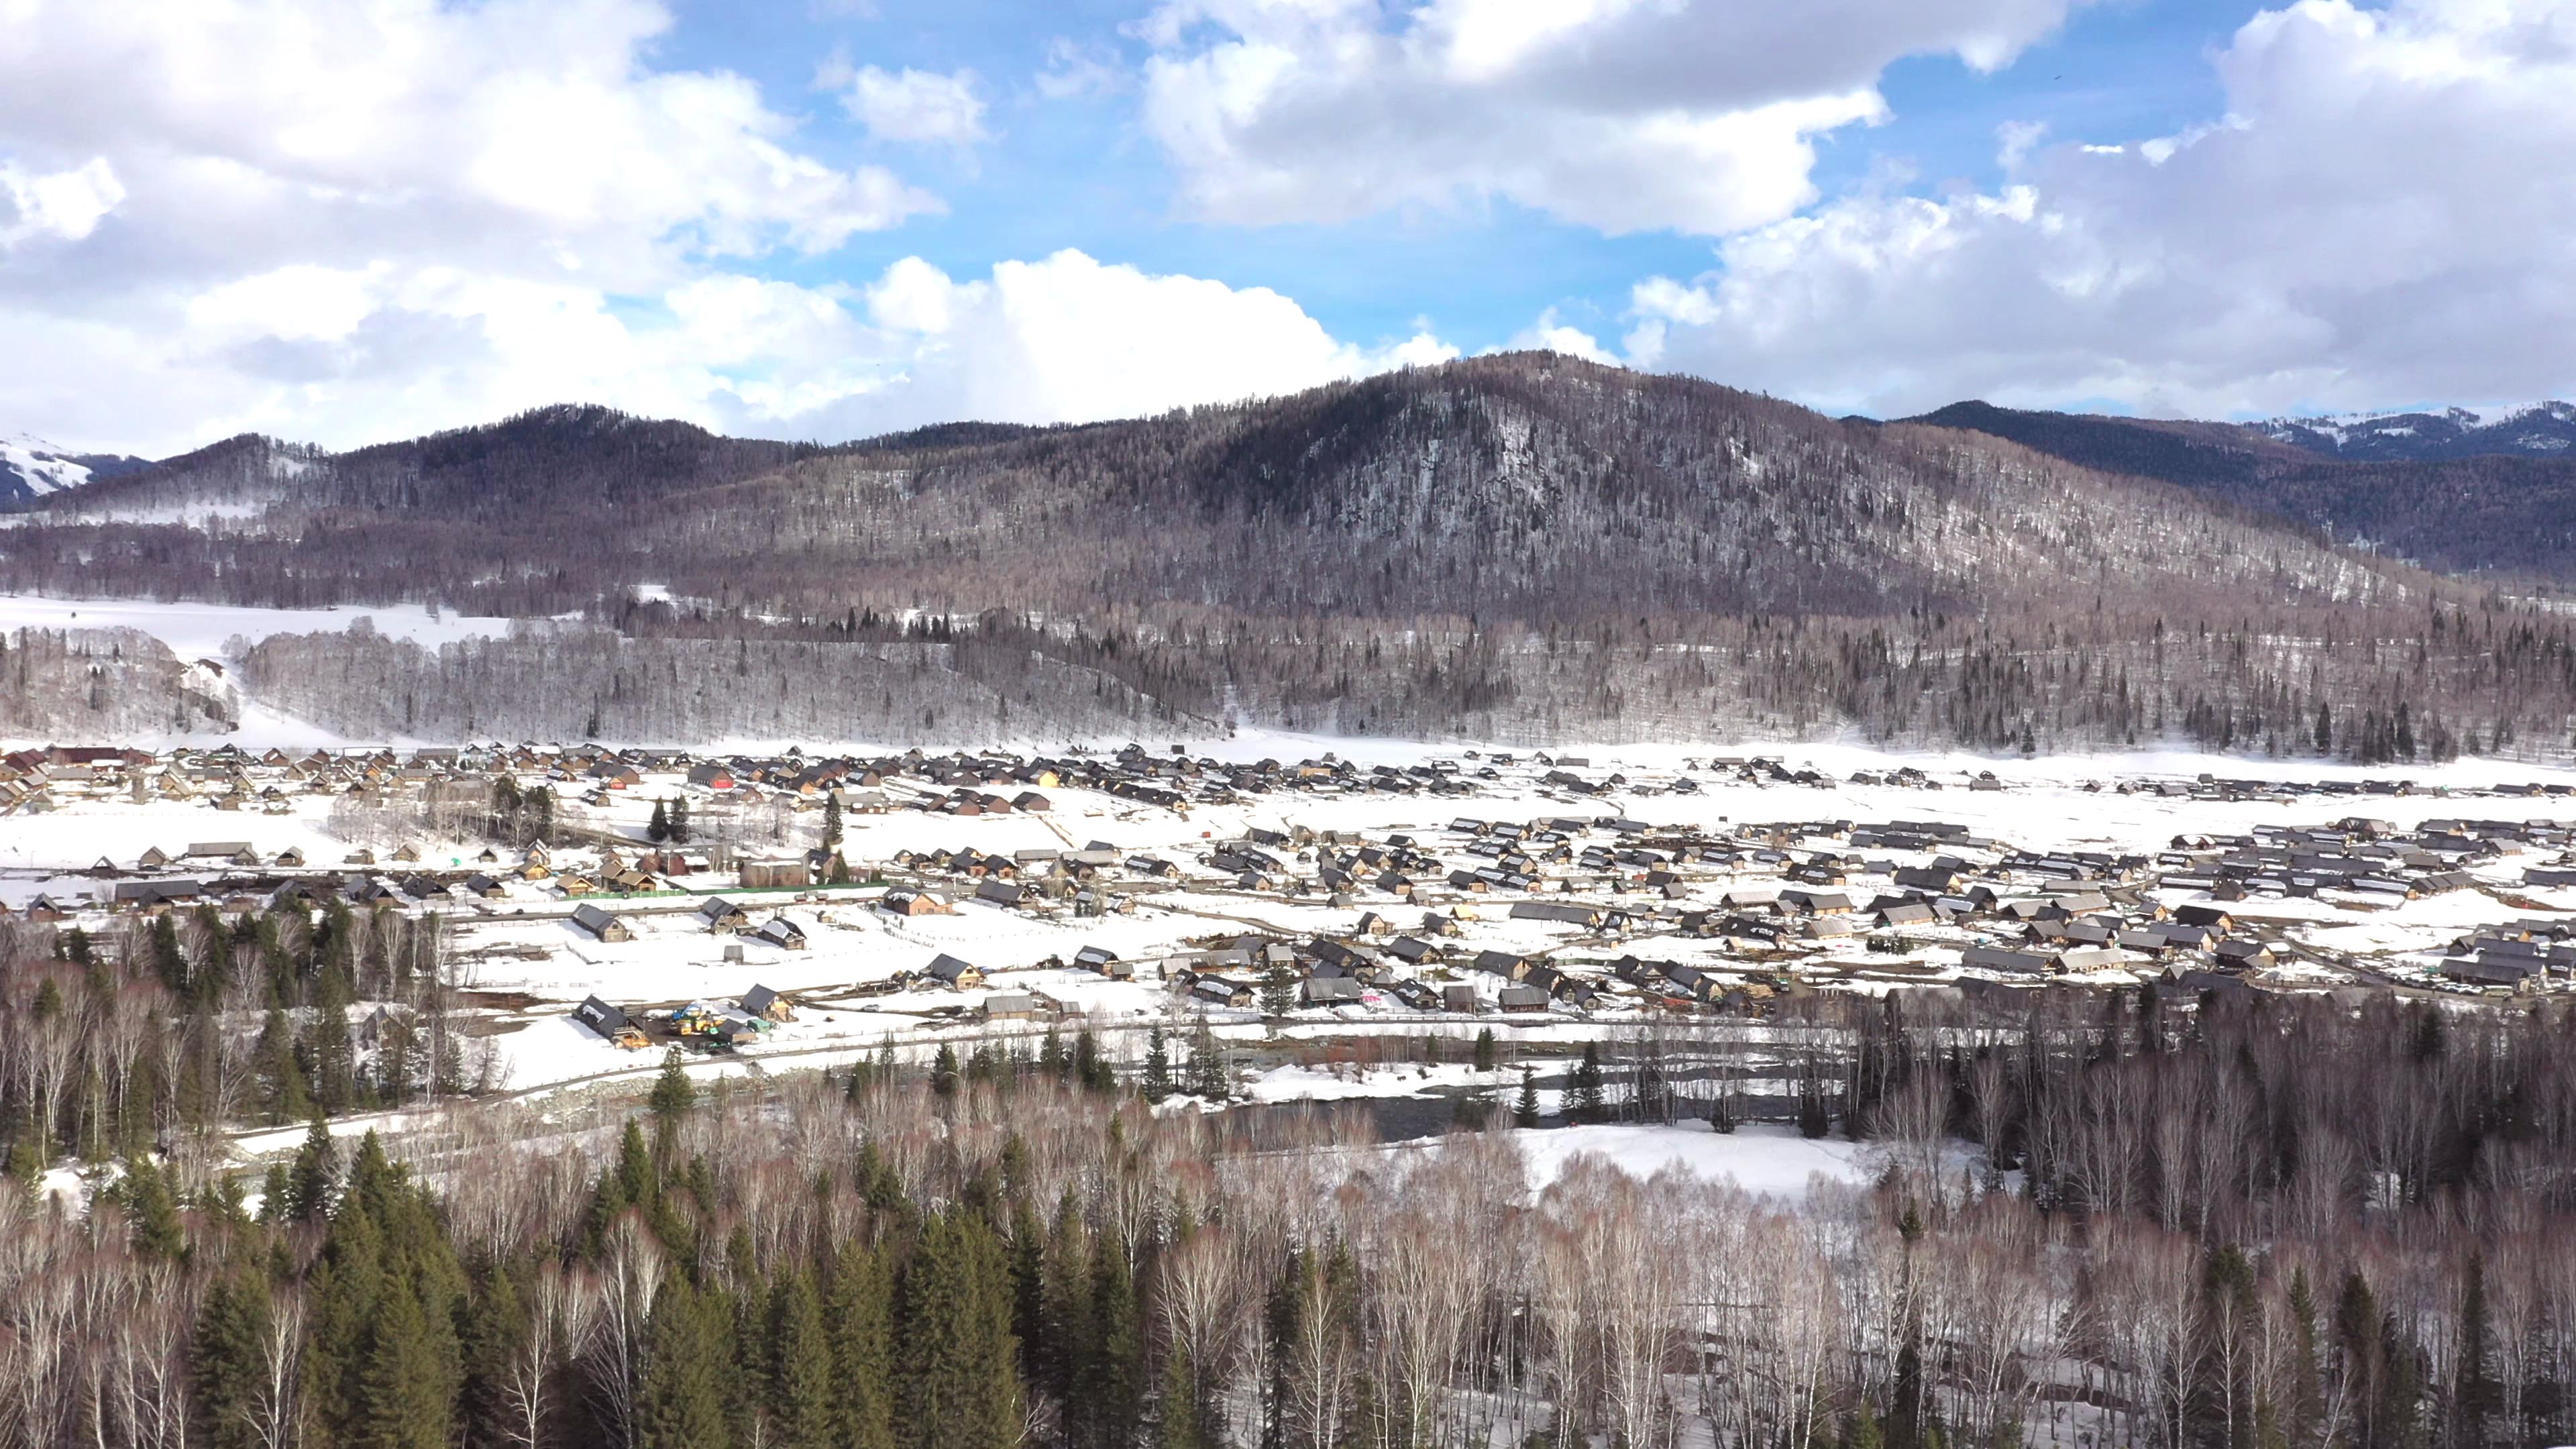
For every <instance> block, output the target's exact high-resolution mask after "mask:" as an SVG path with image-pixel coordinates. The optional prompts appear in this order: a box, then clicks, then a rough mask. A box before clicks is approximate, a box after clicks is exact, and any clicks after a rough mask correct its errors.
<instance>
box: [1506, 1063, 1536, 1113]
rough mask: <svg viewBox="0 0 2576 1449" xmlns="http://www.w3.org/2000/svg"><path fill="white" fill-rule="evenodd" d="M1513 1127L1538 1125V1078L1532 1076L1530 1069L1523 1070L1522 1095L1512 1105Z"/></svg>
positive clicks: (1524, 1068)
mask: <svg viewBox="0 0 2576 1449" xmlns="http://www.w3.org/2000/svg"><path fill="white" fill-rule="evenodd" d="M1512 1125H1513V1126H1515V1127H1535V1126H1537V1125H1538V1078H1537V1077H1536V1076H1534V1075H1532V1074H1531V1072H1530V1069H1529V1068H1528V1067H1523V1068H1521V1094H1520V1096H1519V1097H1518V1098H1517V1099H1515V1100H1514V1101H1513V1103H1512Z"/></svg>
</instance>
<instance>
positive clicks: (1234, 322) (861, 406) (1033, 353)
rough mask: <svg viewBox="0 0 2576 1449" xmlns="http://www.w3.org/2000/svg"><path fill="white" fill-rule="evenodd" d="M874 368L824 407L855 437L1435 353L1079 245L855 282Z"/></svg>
mask: <svg viewBox="0 0 2576 1449" xmlns="http://www.w3.org/2000/svg"><path fill="white" fill-rule="evenodd" d="M864 305H865V309H866V313H867V318H868V320H869V322H870V323H871V324H872V325H873V326H874V327H875V328H876V329H878V331H879V333H880V337H879V345H880V346H881V347H882V348H883V349H884V351H885V353H886V355H887V356H888V358H889V359H890V360H889V362H888V364H887V368H886V372H885V375H884V376H883V377H882V378H881V379H880V380H878V381H876V382H874V383H872V384H871V385H869V386H868V387H867V388H866V389H865V390H864V391H862V392H859V393H857V394H855V395H854V396H852V397H851V398H850V399H848V400H847V401H846V402H845V403H843V404H842V405H840V406H839V407H837V408H835V409H834V410H833V411H832V413H831V415H830V416H831V418H832V419H833V421H835V422H837V423H838V424H839V425H840V426H839V428H838V430H839V431H842V432H847V433H852V434H857V433H866V432H875V431H882V430H884V429H886V428H892V427H902V426H908V425H910V424H914V423H919V422H926V421H932V420H937V419H946V418H977V419H985V420H997V421H1009V422H1029V423H1053V422H1075V421H1083V420H1087V419H1093V418H1105V417H1121V416H1131V415H1135V414H1140V413H1153V412H1160V411H1163V410H1166V409H1169V408H1174V407H1181V406H1185V405H1188V404H1192V403H1202V402H1211V401H1230V400H1233V399H1238V398H1246V397H1255V396H1266V395H1272V394H1277V393H1284V392H1293V391H1296V390H1298V389H1300V388H1307V387H1313V386H1315V385H1317V384H1319V383H1324V382H1330V381H1332V380H1334V379H1336V378H1344V377H1355V376H1360V375H1364V374H1367V373H1372V372H1382V371H1386V370H1388V369H1390V368H1396V367H1403V366H1418V365H1427V364H1430V363H1435V362H1445V361H1447V360H1449V359H1450V358H1453V357H1456V356H1457V355H1458V353H1457V349H1455V348H1453V347H1450V346H1448V345H1447V344H1445V343H1442V342H1441V341H1439V340H1438V339H1437V338H1435V337H1433V336H1431V335H1430V334H1429V333H1428V332H1417V333H1416V334H1415V335H1414V336H1412V337H1409V338H1406V339H1403V340H1401V341H1398V342H1395V343H1392V344H1389V345H1386V346H1382V347H1376V348H1364V347H1358V346H1354V345H1352V344H1350V343H1347V342H1343V341H1339V340H1336V339H1335V338H1334V337H1333V336H1332V335H1331V334H1330V333H1328V332H1327V331H1326V330H1325V329H1324V327H1323V325H1322V324H1321V323H1319V322H1317V321H1316V320H1315V319H1314V318H1312V317H1310V316H1308V315H1307V314H1306V313H1305V311H1304V310H1303V309H1301V308H1300V307H1298V305H1297V304H1296V303H1295V302H1292V301H1290V300H1289V299H1288V298H1286V297H1284V296H1281V295H1280V294H1279V293H1277V292H1274V291H1271V290H1270V289H1269V288H1267V287H1246V288H1234V287H1228V286H1226V285H1225V284H1223V283H1221V282H1215V281H1209V280H1207V279H1205V278H1200V277H1187V276H1168V275H1156V274H1152V273H1148V272H1144V271H1140V270H1138V269H1137V268H1135V267H1131V266H1120V265H1110V264H1105V263H1102V262H1099V261H1096V260H1094V259H1092V258H1091V257H1089V256H1086V255H1084V254H1083V253H1081V252H1078V251H1071V250H1067V251H1060V252H1057V253H1055V254H1054V255H1053V256H1049V257H1046V258H1044V259H1042V260H1039V261H1034V262H1019V261H1013V262H1004V263H1002V264H1000V265H999V266H996V267H995V268H993V270H992V273H991V275H990V276H988V277H981V278H974V279H970V280H966V281H959V280H957V279H955V278H952V277H950V276H949V275H948V274H947V273H946V272H943V271H941V270H940V269H939V268H937V267H934V266H932V265H931V264H930V263H928V262H925V261H923V260H921V259H920V258H918V257H914V258H907V259H906V260H904V261H901V262H897V263H896V264H894V265H893V266H891V267H889V268H887V269H886V272H885V274H884V275H883V276H882V277H880V278H879V279H878V280H877V281H876V282H874V283H873V284H871V285H870V286H868V287H867V288H866V289H865V292H864Z"/></svg>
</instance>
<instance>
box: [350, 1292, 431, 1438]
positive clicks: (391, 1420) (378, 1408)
mask: <svg viewBox="0 0 2576 1449" xmlns="http://www.w3.org/2000/svg"><path fill="white" fill-rule="evenodd" d="M369 1328H370V1331H369V1333H368V1342H367V1352H366V1359H365V1365H364V1368H363V1369H362V1370H361V1373H360V1376H359V1385H360V1388H359V1401H358V1403H357V1405H356V1406H355V1407H356V1410H357V1413H356V1416H355V1417H356V1419H357V1421H358V1424H359V1426H360V1429H359V1439H358V1441H357V1442H359V1443H360V1444H363V1445H365V1446H366V1449H447V1446H448V1441H449V1429H450V1426H451V1423H452V1419H453V1413H454V1408H455V1401H454V1399H453V1397H452V1396H451V1390H450V1386H449V1384H448V1382H447V1379H448V1375H447V1373H446V1372H445V1371H444V1370H445V1367H446V1366H445V1365H443V1364H442V1363H441V1362H440V1355H439V1353H438V1348H437V1344H436V1342H435V1340H434V1338H433V1327H432V1325H431V1323H430V1321H429V1318H428V1316H427V1313H426V1311H425V1310H424V1309H423V1307H422V1305H421V1302H420V1298H419V1295H418V1294H417V1293H416V1292H415V1291H414V1288H413V1285H411V1284H409V1283H405V1282H402V1281H400V1280H399V1279H391V1280H389V1281H388V1282H387V1283H386V1284H385V1286H384V1292H383V1296H382V1297H381V1298H380V1299H379V1300H378V1302H377V1304H376V1312H375V1315H374V1321H373V1322H372V1324H370V1326H369Z"/></svg>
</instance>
